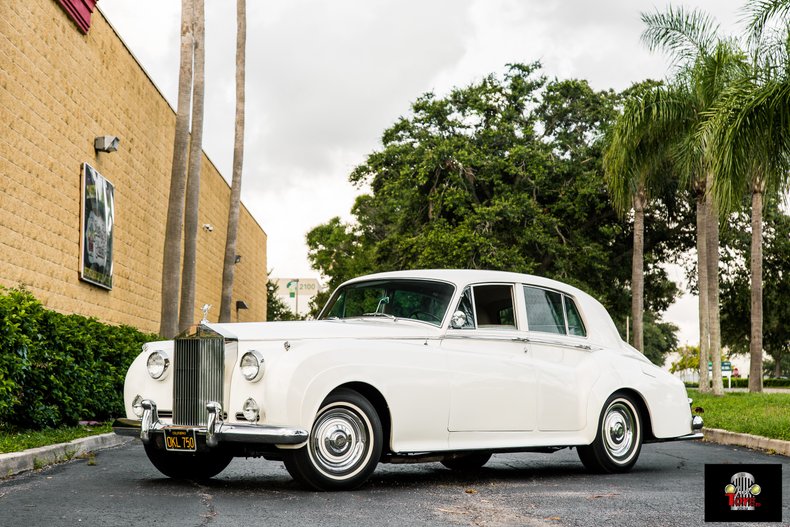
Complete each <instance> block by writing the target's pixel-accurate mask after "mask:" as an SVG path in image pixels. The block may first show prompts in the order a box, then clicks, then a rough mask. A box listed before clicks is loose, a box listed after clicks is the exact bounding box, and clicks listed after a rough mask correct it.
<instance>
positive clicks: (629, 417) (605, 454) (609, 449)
mask: <svg viewBox="0 0 790 527" xmlns="http://www.w3.org/2000/svg"><path fill="white" fill-rule="evenodd" d="M641 449H642V421H641V419H640V416H639V410H637V407H636V404H635V403H634V400H633V398H632V397H631V396H629V395H624V394H617V393H616V394H614V395H612V396H611V397H610V398H609V399H608V400H607V401H606V404H605V405H604V409H603V411H602V412H601V417H600V419H599V421H598V433H597V434H596V436H595V441H593V442H592V444H591V445H587V446H580V447H578V448H577V450H578V452H579V459H581V462H582V463H583V464H584V466H585V467H587V469H588V470H590V471H592V472H601V473H615V472H627V471H629V470H631V468H632V467H633V466H634V464H635V463H636V460H637V458H638V457H639V452H640V450H641Z"/></svg>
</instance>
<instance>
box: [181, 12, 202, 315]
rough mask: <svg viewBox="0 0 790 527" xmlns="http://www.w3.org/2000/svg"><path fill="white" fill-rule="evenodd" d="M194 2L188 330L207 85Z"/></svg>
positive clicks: (184, 300) (185, 285)
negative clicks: (204, 101)
mask: <svg viewBox="0 0 790 527" xmlns="http://www.w3.org/2000/svg"><path fill="white" fill-rule="evenodd" d="M194 5H195V16H194V22H195V25H194V27H195V46H194V50H195V60H194V68H195V71H194V82H193V85H192V135H191V136H190V140H189V176H188V179H187V190H186V208H185V211H184V266H183V268H182V270H181V308H180V309H179V317H178V330H179V331H185V330H186V329H187V328H189V326H191V325H192V324H193V323H194V321H195V286H196V281H197V278H196V277H197V235H198V203H199V201H200V163H201V161H202V159H203V94H204V91H205V90H204V86H205V80H206V75H205V62H206V61H205V57H206V53H205V42H204V39H205V27H206V26H205V12H204V11H205V9H204V0H194Z"/></svg>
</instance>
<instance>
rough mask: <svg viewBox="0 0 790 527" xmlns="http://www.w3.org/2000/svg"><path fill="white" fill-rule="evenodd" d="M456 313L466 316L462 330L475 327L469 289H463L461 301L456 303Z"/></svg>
mask: <svg viewBox="0 0 790 527" xmlns="http://www.w3.org/2000/svg"><path fill="white" fill-rule="evenodd" d="M456 311H461V312H463V314H464V315H466V323H464V325H463V329H474V327H475V312H474V310H473V309H472V290H471V289H470V288H468V287H467V288H466V289H464V293H463V294H462V295H461V301H460V302H458V309H456Z"/></svg>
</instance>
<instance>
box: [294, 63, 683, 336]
mask: <svg viewBox="0 0 790 527" xmlns="http://www.w3.org/2000/svg"><path fill="white" fill-rule="evenodd" d="M619 100H620V96H619V95H618V94H616V93H614V92H611V91H603V92H596V91H594V90H592V89H591V88H590V86H589V85H588V84H587V82H586V81H582V80H553V81H547V79H545V78H544V77H543V76H542V75H541V74H540V65H539V64H538V63H533V64H513V65H509V66H508V68H507V70H506V72H505V73H504V75H503V76H501V77H498V76H496V75H489V76H487V77H484V78H483V79H482V80H480V81H479V82H476V83H473V84H471V85H469V86H467V87H464V88H456V89H453V90H452V91H451V92H450V93H449V94H448V95H447V96H445V97H438V96H436V95H435V94H433V93H427V94H425V95H423V96H421V97H419V98H418V99H417V100H416V101H415V102H414V103H413V105H412V108H411V112H410V113H409V115H407V116H405V117H401V118H400V119H398V121H397V122H396V123H395V124H393V125H392V126H391V127H390V128H388V129H387V130H386V131H385V132H384V134H383V137H382V148H381V149H380V150H378V151H375V152H373V153H371V154H370V155H369V156H368V158H367V160H366V161H365V162H364V163H363V164H361V165H359V166H358V167H356V168H355V169H354V171H353V172H352V173H351V176H350V179H351V181H352V182H353V183H355V184H356V185H358V186H359V187H360V188H364V189H367V190H368V192H367V193H365V194H363V195H361V196H360V197H359V198H358V199H357V201H356V203H355V205H354V207H353V209H352V214H353V215H354V217H355V221H354V222H353V223H350V224H345V223H343V222H341V221H340V219H338V218H333V219H332V220H330V221H329V222H328V223H326V224H324V225H320V226H318V227H316V228H314V229H313V230H312V231H310V233H308V235H307V243H308V247H309V251H310V252H309V258H310V260H311V262H312V264H313V266H314V268H316V269H317V270H319V271H320V272H321V273H322V274H323V275H324V276H326V277H328V278H329V284H330V286H332V288H334V287H336V286H337V285H338V284H339V283H340V282H342V281H344V280H347V279H349V278H352V277H354V276H357V275H359V274H363V273H367V272H374V271H381V270H395V269H417V268H472V269H499V270H508V271H515V272H524V273H532V274H537V275H542V276H547V277H551V278H555V279H558V280H562V281H564V282H568V283H571V284H573V285H576V286H578V287H580V288H582V289H584V290H586V291H588V292H590V293H591V294H593V295H594V296H596V297H597V298H599V299H601V301H602V302H603V303H604V304H605V305H606V306H607V307H608V308H609V309H610V312H611V313H612V314H613V316H614V317H615V318H621V319H623V320H625V317H626V315H627V313H628V308H629V305H630V303H629V299H630V293H629V290H628V288H629V282H630V260H631V243H630V238H631V232H630V225H629V224H627V223H624V222H623V221H622V219H621V218H620V217H618V215H617V213H616V212H615V210H614V208H613V207H612V205H611V204H610V199H609V195H608V191H607V188H606V185H605V183H604V180H603V176H602V167H601V164H602V160H601V158H602V145H603V138H604V136H605V133H606V131H607V129H608V128H609V127H610V126H611V124H612V122H613V120H614V118H615V116H616V115H617V112H618V104H619ZM667 210H668V208H667V207H660V206H658V207H655V208H654V209H653V210H651V212H650V214H655V215H662V214H664V215H666V214H667ZM657 220H658V221H653V222H651V225H652V229H653V232H654V233H655V234H656V235H655V236H649V239H648V243H647V244H646V247H645V254H646V260H647V270H646V274H647V280H646V299H647V306H648V309H649V310H653V311H654V312H660V311H661V310H663V309H665V308H666V307H667V306H668V305H669V303H670V302H671V300H672V298H673V297H674V294H675V289H674V286H673V284H672V283H671V282H669V281H668V280H667V278H666V276H665V273H664V271H663V270H662V269H661V268H660V267H658V266H657V265H656V264H657V262H659V261H663V260H665V259H667V258H668V256H669V254H670V253H672V251H675V250H677V248H678V247H677V246H678V244H679V243H681V240H683V239H684V238H683V237H681V236H678V234H677V232H678V230H679V229H681V228H683V225H682V224H681V223H680V222H678V221H676V220H669V219H668V218H667V217H666V216H664V217H663V218H661V219H660V220H659V219H658V218H657Z"/></svg>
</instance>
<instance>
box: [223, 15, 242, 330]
mask: <svg viewBox="0 0 790 527" xmlns="http://www.w3.org/2000/svg"><path fill="white" fill-rule="evenodd" d="M236 24H237V29H236V130H235V139H234V145H233V178H232V181H231V187H230V205H229V206H228V233H227V237H226V238H225V260H224V264H223V267H222V301H221V303H220V308H219V321H220V322H230V305H231V299H232V296H233V274H234V273H233V272H234V269H235V268H234V266H235V265H236V239H237V235H238V230H239V207H240V203H241V169H242V164H243V159H244V76H245V51H246V45H247V4H246V0H237V1H236Z"/></svg>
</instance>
